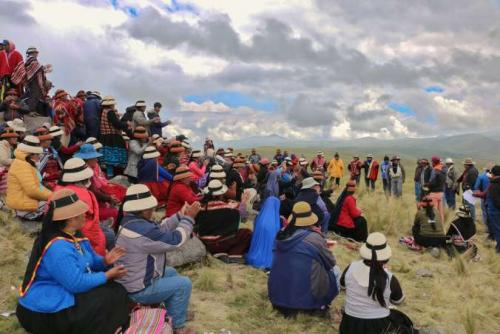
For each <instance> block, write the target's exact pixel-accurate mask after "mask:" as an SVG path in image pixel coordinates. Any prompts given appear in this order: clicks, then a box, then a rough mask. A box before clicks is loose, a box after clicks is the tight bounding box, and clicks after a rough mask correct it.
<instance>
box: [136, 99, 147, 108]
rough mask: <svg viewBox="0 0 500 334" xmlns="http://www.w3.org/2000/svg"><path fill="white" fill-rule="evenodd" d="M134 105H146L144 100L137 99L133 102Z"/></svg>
mask: <svg viewBox="0 0 500 334" xmlns="http://www.w3.org/2000/svg"><path fill="white" fill-rule="evenodd" d="M135 106H136V107H145V106H146V102H145V101H144V100H139V101H137V102H136V103H135Z"/></svg>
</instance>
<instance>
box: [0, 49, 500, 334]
mask: <svg viewBox="0 0 500 334" xmlns="http://www.w3.org/2000/svg"><path fill="white" fill-rule="evenodd" d="M0 47H1V49H0V78H1V85H2V86H1V95H0V98H1V99H2V101H1V105H0V115H1V116H0V117H2V119H1V120H0V126H1V132H0V139H1V140H0V191H1V192H2V195H3V196H4V198H5V204H4V208H7V209H9V210H12V211H13V212H15V215H16V216H17V217H18V218H19V219H20V220H21V221H22V222H29V223H30V226H35V227H37V228H38V230H39V231H38V232H37V233H36V234H35V241H34V245H33V249H32V253H31V256H30V259H29V263H28V265H27V268H26V273H25V276H24V280H23V283H22V286H21V289H20V291H21V297H20V299H19V303H18V307H17V316H18V319H19V321H20V323H21V325H22V326H23V327H24V328H25V329H26V330H27V331H29V332H30V333H81V332H90V333H115V332H116V331H117V330H118V329H120V328H121V329H125V328H127V326H128V323H129V314H130V308H129V304H130V303H135V304H140V305H157V304H163V305H164V307H165V308H166V309H167V310H168V314H169V315H170V316H171V317H172V319H173V329H174V333H176V334H184V333H194V332H195V331H194V330H193V329H191V328H189V327H187V326H186V322H187V321H188V320H189V312H188V306H189V299H190V295H191V281H190V279H189V278H187V277H184V276H182V275H180V274H179V273H178V272H177V271H176V270H175V269H174V268H173V267H172V266H170V265H169V263H168V261H167V256H166V255H167V254H168V253H169V252H171V251H178V250H179V249H180V250H182V247H183V246H184V245H185V244H186V243H187V242H188V241H189V240H190V239H191V238H198V239H199V240H201V242H202V243H203V245H204V246H205V248H206V250H207V251H208V252H209V253H211V254H212V255H213V256H214V257H215V258H216V259H218V260H220V261H222V262H224V263H227V264H232V263H234V264H248V265H251V266H254V267H257V268H261V269H264V270H266V271H268V273H269V281H268V291H269V299H270V301H271V303H272V304H273V306H274V307H275V308H276V310H278V312H280V313H282V314H283V315H284V316H285V317H292V318H293V317H294V316H295V315H296V314H297V313H299V312H306V313H309V314H315V315H322V314H325V313H327V312H328V310H329V306H330V304H331V303H332V301H333V300H334V298H335V297H336V296H337V295H338V293H339V291H340V290H341V289H344V290H345V292H346V302H345V310H344V314H343V318H342V322H341V325H340V330H341V333H383V332H390V331H393V330H396V331H399V332H400V333H416V332H417V330H416V329H414V328H413V325H412V323H411V320H410V319H409V318H408V317H407V316H406V315H404V314H403V313H401V312H398V311H395V310H392V309H390V308H389V305H390V304H391V303H392V304H399V303H401V302H402V301H403V300H404V294H403V292H402V288H401V286H400V283H399V281H398V280H397V279H396V277H395V276H394V275H393V274H392V273H391V272H390V271H388V270H387V269H385V267H384V266H385V264H386V263H387V262H388V261H389V260H390V258H391V254H392V252H391V248H390V246H389V245H388V244H387V240H386V238H385V236H384V235H383V234H381V233H377V232H375V233H372V234H368V224H369V222H367V220H366V219H365V217H364V216H363V212H362V211H361V210H360V209H359V208H358V206H357V204H356V197H355V193H356V191H357V189H358V188H359V187H360V186H361V185H360V183H361V177H363V178H364V181H365V182H364V185H365V187H366V189H367V191H369V192H371V191H374V190H375V189H376V184H377V180H378V178H379V176H380V177H381V179H382V181H383V191H384V192H385V194H386V195H387V196H393V197H395V198H400V197H401V196H402V193H403V183H404V182H405V177H406V174H405V169H404V168H403V165H402V164H401V159H400V157H399V156H397V155H396V156H393V157H392V158H391V159H389V157H388V156H385V157H384V159H383V162H382V163H380V164H379V163H378V162H377V161H376V160H375V158H374V156H373V155H367V156H366V159H365V160H364V161H361V160H360V159H359V156H354V157H353V160H352V161H350V162H349V164H347V168H346V167H345V166H346V165H345V164H344V162H343V161H342V160H341V159H340V156H339V154H338V153H336V154H335V156H334V157H333V159H332V160H331V161H329V162H328V161H327V159H326V157H325V155H324V154H323V152H318V153H317V155H316V156H315V157H314V158H313V159H312V160H310V161H309V160H307V159H306V158H305V157H299V156H298V155H296V154H293V153H292V154H289V153H288V152H287V151H283V153H282V152H281V150H277V152H276V154H275V155H274V157H273V158H272V159H267V158H265V157H262V156H261V155H260V154H258V153H257V150H256V149H252V151H251V153H250V154H249V155H245V154H243V153H237V152H236V151H235V150H234V149H232V148H217V149H216V148H215V145H214V142H213V141H212V140H211V139H209V138H207V139H206V141H205V144H204V145H203V149H200V150H197V149H193V148H192V147H191V144H190V143H189V139H188V138H187V137H186V136H184V135H182V134H179V135H177V136H175V137H171V138H165V137H164V136H163V133H164V131H163V129H164V128H165V127H167V126H169V125H170V124H171V122H170V121H168V120H162V119H161V116H160V111H161V108H162V105H161V103H159V102H156V103H154V105H153V109H152V110H150V111H147V103H146V102H145V101H144V100H138V101H137V102H136V103H135V104H134V105H133V106H130V107H128V108H127V109H126V110H125V112H124V113H120V112H119V111H118V110H117V101H116V100H115V99H114V98H113V97H112V96H103V97H102V96H101V94H100V93H99V92H98V91H83V90H81V91H79V92H77V94H76V96H75V97H72V96H70V94H68V93H67V92H66V91H64V90H62V89H58V90H56V91H55V93H54V94H53V95H52V96H49V92H50V89H51V87H52V85H51V83H50V82H49V81H48V80H47V78H46V74H47V73H49V72H50V71H51V66H48V65H41V64H40V63H39V62H38V50H37V49H36V48H34V47H30V48H29V49H28V50H27V52H26V60H24V58H23V56H22V55H21V54H20V53H19V52H18V51H17V50H16V48H15V46H14V43H12V42H10V41H4V42H3V43H1V44H0ZM464 165H465V171H464V172H463V173H462V174H459V173H458V171H457V170H456V169H455V168H454V165H453V161H452V160H451V159H446V160H445V161H444V164H443V161H442V159H440V158H439V157H432V159H431V164H429V161H428V160H426V159H421V160H419V162H418V166H417V168H416V171H415V179H414V181H415V195H416V198H417V202H418V207H419V210H418V212H417V216H416V219H415V224H414V227H413V237H414V239H413V242H415V243H416V244H419V245H421V246H422V247H449V246H450V245H454V246H456V247H457V249H459V250H462V251H466V250H467V249H469V248H470V244H471V243H472V238H473V236H474V234H475V225H474V219H475V209H474V205H473V204H471V203H469V202H467V201H464V203H463V205H461V206H460V207H459V210H458V211H457V217H456V219H454V220H453V222H452V223H451V226H450V229H449V231H448V232H447V233H445V232H444V207H445V205H446V206H448V207H449V208H450V209H455V206H456V202H455V199H456V194H457V192H458V190H459V189H460V188H461V189H462V190H463V191H464V192H466V191H469V190H472V191H473V196H475V197H477V198H481V200H482V207H483V210H482V212H483V217H484V219H485V223H486V224H487V226H488V228H489V233H490V236H491V237H492V238H495V239H496V241H497V252H500V166H490V167H488V169H487V171H486V172H485V173H484V174H481V175H479V173H478V171H477V169H476V168H475V167H474V163H473V162H472V160H471V159H467V160H466V161H465V163H464ZM346 173H349V174H348V175H349V177H348V180H347V182H346V183H345V185H341V183H342V182H343V181H342V180H344V176H345V174H346ZM337 190H338V192H339V193H340V194H339V196H338V198H337V200H336V202H334V201H332V196H331V195H332V193H333V192H334V191H337ZM257 213H258V215H257V217H256V219H255V221H254V228H253V230H251V229H247V228H241V227H240V223H241V222H243V221H245V220H247V219H248V218H249V217H250V216H251V215H252V214H257ZM329 231H332V232H334V233H335V234H337V235H339V236H341V237H344V238H349V239H352V240H354V241H355V242H360V243H363V244H362V246H361V248H360V256H361V260H359V261H355V262H353V263H351V264H350V265H349V266H348V267H347V268H345V270H344V271H343V272H342V271H341V269H340V268H339V266H338V264H337V263H336V259H335V256H334V255H333V253H332V251H331V249H330V246H331V241H330V240H328V239H327V235H328V233H329Z"/></svg>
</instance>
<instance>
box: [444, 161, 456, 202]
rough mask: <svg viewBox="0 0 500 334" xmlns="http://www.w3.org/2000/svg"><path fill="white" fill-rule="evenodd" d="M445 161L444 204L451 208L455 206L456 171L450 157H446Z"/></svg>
mask: <svg viewBox="0 0 500 334" xmlns="http://www.w3.org/2000/svg"><path fill="white" fill-rule="evenodd" d="M445 163H446V183H445V188H444V196H445V198H446V205H448V207H449V208H450V209H452V210H455V208H456V198H455V196H456V193H457V171H456V170H455V165H454V163H453V159H452V158H447V159H446V160H445Z"/></svg>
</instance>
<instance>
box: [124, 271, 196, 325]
mask: <svg viewBox="0 0 500 334" xmlns="http://www.w3.org/2000/svg"><path fill="white" fill-rule="evenodd" d="M129 297H130V299H132V300H133V301H134V302H136V303H140V304H144V305H150V304H159V303H164V304H165V307H166V308H167V311H168V314H169V315H170V316H171V317H172V319H173V325H174V328H182V327H184V326H185V324H186V316H187V309H188V305H189V297H191V280H190V279H189V278H187V277H185V276H180V275H179V274H178V273H177V271H176V270H175V269H174V268H172V267H166V268H165V274H164V276H163V277H159V278H156V279H154V280H153V282H152V283H151V285H149V286H147V287H146V288H145V289H144V290H141V291H139V292H136V293H132V294H130V295H129Z"/></svg>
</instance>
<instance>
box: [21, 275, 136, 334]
mask: <svg viewBox="0 0 500 334" xmlns="http://www.w3.org/2000/svg"><path fill="white" fill-rule="evenodd" d="M128 302H129V299H128V296H127V291H126V290H125V289H124V288H123V287H122V286H121V285H120V284H118V283H115V282H110V283H107V284H105V285H102V286H100V287H97V288H94V289H92V290H90V291H88V292H85V293H80V294H77V295H75V305H74V306H73V307H70V308H67V309H64V310H62V311H59V312H56V313H39V312H33V311H31V310H29V309H27V308H25V307H23V306H22V305H21V304H18V305H17V310H16V314H17V318H18V319H19V322H20V323H21V326H23V328H24V329H25V330H26V331H28V332H30V333H33V334H49V333H50V334H77V333H100V334H108V333H109V334H113V333H115V332H116V330H117V329H118V328H120V327H121V328H123V329H125V328H127V327H128V324H129V310H128Z"/></svg>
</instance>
